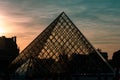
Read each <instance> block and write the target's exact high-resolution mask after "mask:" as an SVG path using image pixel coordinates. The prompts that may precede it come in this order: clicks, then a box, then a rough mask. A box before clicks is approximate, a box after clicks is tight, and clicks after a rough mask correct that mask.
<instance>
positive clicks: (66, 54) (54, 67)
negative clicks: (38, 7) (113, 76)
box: [10, 12, 112, 75]
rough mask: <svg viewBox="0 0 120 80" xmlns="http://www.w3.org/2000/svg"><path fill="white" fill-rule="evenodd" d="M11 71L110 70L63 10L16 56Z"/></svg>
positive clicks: (77, 72)
mask: <svg viewBox="0 0 120 80" xmlns="http://www.w3.org/2000/svg"><path fill="white" fill-rule="evenodd" d="M76 56H77V57H76ZM73 66H75V67H74V69H73ZM85 66H86V67H85ZM103 66H104V67H103ZM98 68H99V70H98ZM10 70H11V71H15V73H18V74H22V73H23V74H24V73H25V74H29V73H33V74H34V75H36V74H37V75H48V74H59V73H66V72H69V73H72V74H79V73H88V72H90V73H92V72H94V71H96V70H98V72H103V71H104V70H107V71H109V72H112V68H111V66H110V65H109V64H108V62H107V61H106V60H105V59H104V58H103V57H102V56H101V54H100V53H99V52H98V51H96V50H95V48H94V47H93V46H92V45H91V43H90V42H89V41H88V40H87V39H86V37H85V36H84V35H83V34H82V33H81V32H80V30H79V29H78V28H77V27H76V26H75V25H74V24H73V22H72V21H71V20H70V19H69V17H68V16H67V15H66V14H65V13H64V12H62V13H61V14H60V15H59V16H58V17H57V18H56V19H55V20H54V21H53V22H52V23H51V24H50V25H49V26H48V27H47V28H46V29H45V30H44V31H43V32H42V33H41V34H40V35H38V36H37V37H36V38H35V39H34V40H33V41H32V42H31V43H30V44H29V45H28V46H27V47H26V48H25V49H24V50H23V51H22V52H21V53H20V54H19V56H18V57H16V59H15V60H14V61H13V62H12V63H11V64H10Z"/></svg>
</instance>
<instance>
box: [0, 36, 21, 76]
mask: <svg viewBox="0 0 120 80" xmlns="http://www.w3.org/2000/svg"><path fill="white" fill-rule="evenodd" d="M18 54H19V49H18V47H17V44H16V37H12V38H6V37H5V36H2V37H0V75H1V76H5V75H6V72H7V71H6V70H7V67H8V65H9V64H10V63H11V62H12V61H13V60H14V59H15V58H16V57H17V56H18Z"/></svg>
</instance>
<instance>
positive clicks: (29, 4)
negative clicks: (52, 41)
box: [0, 0, 120, 58]
mask: <svg viewBox="0 0 120 80" xmlns="http://www.w3.org/2000/svg"><path fill="white" fill-rule="evenodd" d="M63 11H64V12H65V13H66V14H67V15H68V16H69V18H70V19H71V20H72V21H73V23H74V24H75V25H76V26H77V27H78V28H79V30H80V31H81V32H82V33H83V34H84V35H85V37H86V38H87V39H88V40H89V41H90V43H91V44H92V45H93V46H94V47H95V48H100V49H101V50H102V51H105V52H108V55H109V58H111V57H112V54H113V52H115V51H117V50H119V49H120V32H119V31H120V0H0V36H6V37H12V36H17V44H18V46H19V48H20V51H22V50H23V49H24V48H25V47H26V46H27V45H28V44H29V43H30V42H31V41H32V40H33V39H34V38H35V37H37V35H39V34H40V33H41V32H42V31H43V30H44V29H45V28H46V27H47V26H48V25H49V24H50V23H51V22H52V21H53V20H54V19H55V18H56V17H57V16H58V15H59V14H60V13H61V12H63Z"/></svg>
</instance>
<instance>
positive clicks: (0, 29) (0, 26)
mask: <svg viewBox="0 0 120 80" xmlns="http://www.w3.org/2000/svg"><path fill="white" fill-rule="evenodd" d="M5 32H6V31H5V22H4V20H3V19H2V17H1V16H0V34H1V33H5Z"/></svg>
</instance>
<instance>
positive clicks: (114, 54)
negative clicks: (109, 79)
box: [112, 50, 120, 80]
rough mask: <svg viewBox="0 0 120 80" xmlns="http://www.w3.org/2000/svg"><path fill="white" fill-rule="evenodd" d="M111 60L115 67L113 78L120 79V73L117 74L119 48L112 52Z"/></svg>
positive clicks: (119, 63) (119, 64) (119, 60)
mask: <svg viewBox="0 0 120 80" xmlns="http://www.w3.org/2000/svg"><path fill="white" fill-rule="evenodd" d="M112 60H113V66H114V69H115V78H116V80H119V79H120V74H119V72H120V50H118V51H116V52H114V53H113V57H112Z"/></svg>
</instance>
